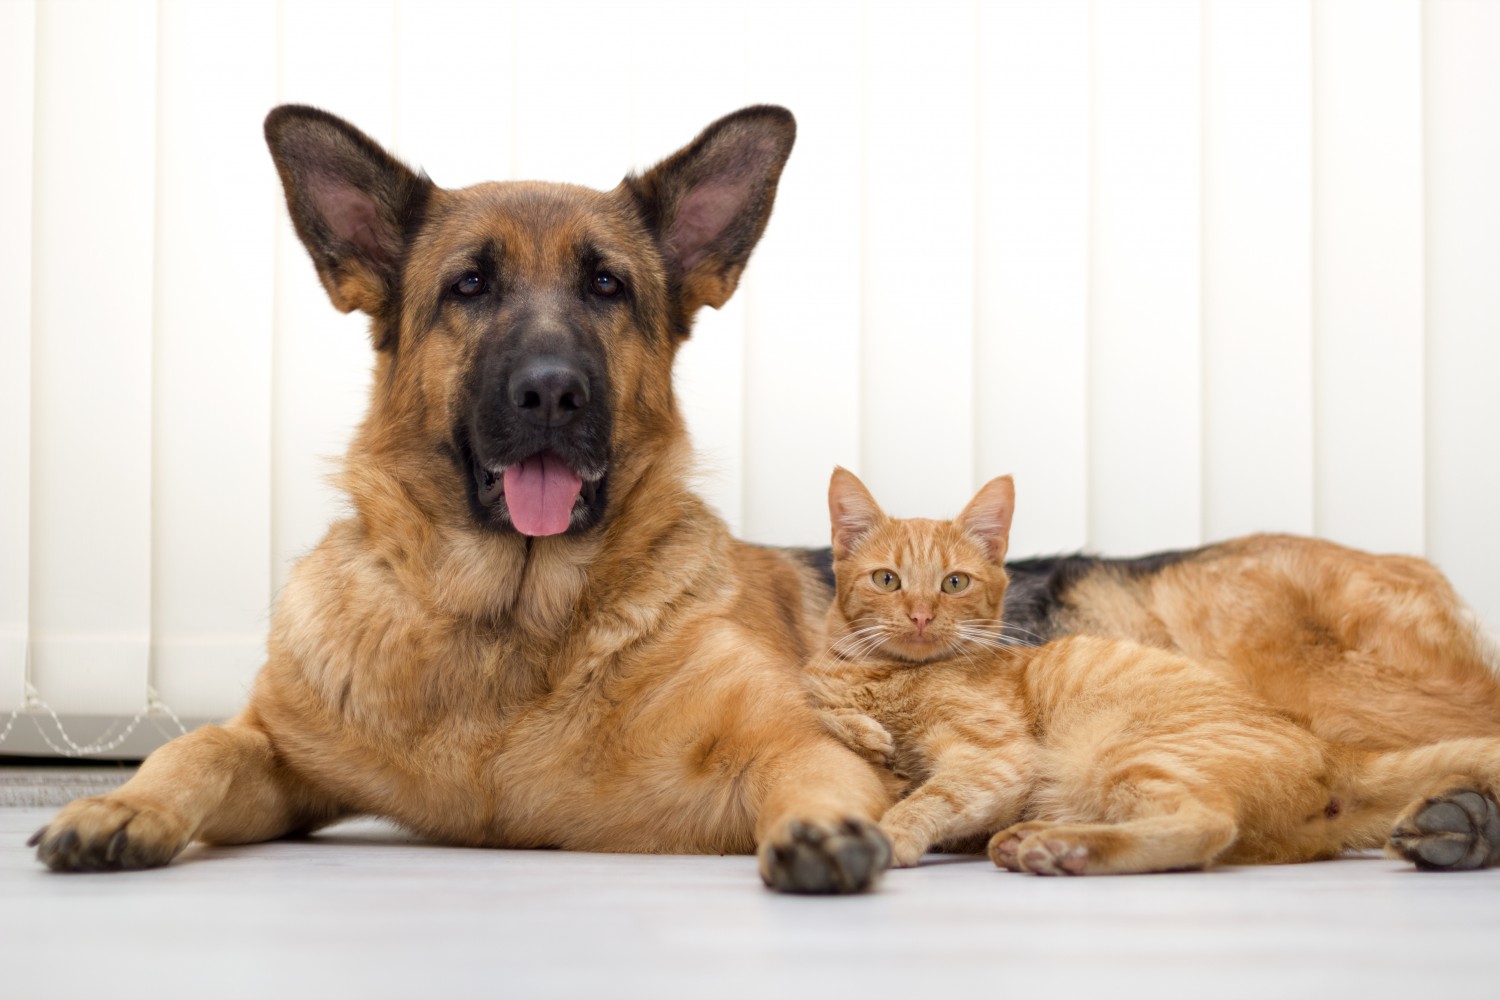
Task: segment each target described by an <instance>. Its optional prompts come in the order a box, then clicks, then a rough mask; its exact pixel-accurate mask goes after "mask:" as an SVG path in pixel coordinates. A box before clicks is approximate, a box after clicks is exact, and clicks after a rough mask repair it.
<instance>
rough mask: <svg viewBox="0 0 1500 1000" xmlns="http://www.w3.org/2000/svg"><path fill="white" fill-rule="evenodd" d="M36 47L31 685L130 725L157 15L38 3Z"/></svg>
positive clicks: (138, 595)
mask: <svg viewBox="0 0 1500 1000" xmlns="http://www.w3.org/2000/svg"><path fill="white" fill-rule="evenodd" d="M79 23H87V24H88V25H89V30H88V31H78V30H76V29H77V26H78V25H79ZM36 37H37V54H36V65H37V91H36V101H37V103H36V123H35V128H36V131H35V142H36V146H35V158H36V159H35V162H36V175H35V201H34V213H35V214H34V215H33V220H32V222H33V227H34V229H33V232H34V242H33V247H34V252H35V256H34V258H33V266H34V268H35V272H34V283H33V289H34V294H35V299H34V301H33V303H32V308H33V327H32V329H33V340H32V378H33V381H32V392H33V393H34V396H33V401H32V421H33V422H32V439H31V448H32V450H31V458H32V464H31V472H32V476H33V481H32V488H33V490H34V491H35V495H36V496H37V497H38V498H39V502H37V503H35V504H33V505H32V508H31V543H32V554H33V562H32V567H31V623H32V629H33V632H32V643H33V645H32V678H33V682H34V684H35V686H36V688H37V690H38V691H39V692H40V695H41V697H42V698H43V699H44V700H45V701H47V702H48V703H49V704H50V705H51V706H52V707H53V708H54V709H56V710H57V711H59V712H64V713H66V712H77V713H104V714H110V713H124V714H128V713H131V712H134V711H135V710H136V709H138V708H139V707H140V706H141V705H142V703H143V702H144V701H145V687H146V679H147V663H148V655H149V642H150V632H151V586H150V581H151V467H152V454H151V406H152V403H151V393H152V282H153V277H152V259H153V233H154V230H155V213H154V205H155V196H156V169H155V162H154V145H155V130H156V113H155V109H156V6H155V4H153V3H148V2H139V0H89V2H80V3H76V4H45V3H44V4H41V5H40V6H39V7H38V10H37V35H36ZM101 81H108V83H107V85H102V84H101Z"/></svg>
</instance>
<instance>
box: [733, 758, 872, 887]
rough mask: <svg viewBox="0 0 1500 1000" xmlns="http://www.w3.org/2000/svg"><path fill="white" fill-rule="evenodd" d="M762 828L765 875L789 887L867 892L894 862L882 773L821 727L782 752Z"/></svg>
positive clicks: (771, 768)
mask: <svg viewBox="0 0 1500 1000" xmlns="http://www.w3.org/2000/svg"><path fill="white" fill-rule="evenodd" d="M759 777H761V779H762V780H763V782H764V784H763V786H762V787H764V788H765V789H766V791H765V798H764V799H763V801H762V802H761V804H760V810H759V813H758V815H759V819H758V821H757V823H756V828H755V840H756V844H757V854H758V855H759V858H760V877H761V878H762V879H763V880H764V881H765V883H766V885H768V886H770V887H771V888H773V889H778V890H780V891H782V892H798V893H850V892H863V891H864V890H866V889H869V888H870V887H871V886H873V885H874V884H875V881H876V880H877V879H878V878H879V877H880V874H881V873H882V872H884V871H885V870H886V869H887V868H889V867H890V865H891V845H890V842H889V841H887V840H886V838H885V835H884V834H883V833H881V832H880V827H879V826H877V825H876V822H875V821H876V820H878V819H879V818H880V815H881V813H882V812H884V810H885V808H886V806H888V805H889V804H890V802H891V798H892V796H891V793H890V791H889V790H888V789H887V787H886V783H885V782H884V781H882V780H881V777H880V775H879V773H878V772H877V771H876V770H875V769H874V768H872V767H871V766H870V765H869V764H868V763H866V762H865V761H863V760H861V759H860V758H859V756H858V755H856V754H855V753H854V752H853V751H851V750H849V749H848V748H846V747H844V746H842V745H841V744H839V743H837V742H836V741H834V740H833V739H832V738H831V737H828V736H824V735H823V734H821V733H819V734H818V736H817V738H815V739H809V740H807V741H806V742H805V743H803V744H802V745H800V746H798V747H797V748H796V749H795V750H792V751H790V752H785V753H781V754H778V755H777V756H776V758H775V760H774V762H771V763H768V764H767V765H766V767H765V771H764V773H763V774H762V775H760V776H759Z"/></svg>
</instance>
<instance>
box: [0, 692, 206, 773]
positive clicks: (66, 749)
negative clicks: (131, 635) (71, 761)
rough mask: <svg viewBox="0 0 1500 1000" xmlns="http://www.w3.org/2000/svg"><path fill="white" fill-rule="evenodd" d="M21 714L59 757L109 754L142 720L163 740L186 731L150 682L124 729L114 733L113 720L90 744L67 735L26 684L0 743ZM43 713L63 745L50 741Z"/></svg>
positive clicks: (117, 722)
mask: <svg viewBox="0 0 1500 1000" xmlns="http://www.w3.org/2000/svg"><path fill="white" fill-rule="evenodd" d="M23 715H24V716H25V717H26V718H28V719H30V720H31V724H32V725H34V726H36V731H37V732H38V733H40V734H41V737H42V740H43V742H45V743H46V744H47V746H48V747H50V748H51V749H52V752H53V753H55V754H57V755H59V756H61V757H88V756H91V755H93V754H100V753H109V752H110V751H111V750H114V749H116V748H118V747H119V746H121V745H122V744H123V743H124V742H125V741H126V740H127V739H129V738H130V734H131V733H133V732H135V731H136V729H138V728H139V727H140V725H141V724H142V723H143V722H146V721H149V722H150V723H151V724H152V725H153V726H155V727H156V730H157V732H159V733H161V734H162V735H163V736H165V737H166V738H167V739H173V738H174V737H176V736H181V735H184V734H186V733H187V727H186V726H184V725H183V724H182V720H181V719H179V718H178V717H177V713H176V712H174V711H172V707H171V706H170V705H168V704H167V703H166V702H164V701H162V700H161V697H160V696H159V695H158V694H157V693H156V689H155V688H154V687H151V686H150V685H147V687H146V704H144V705H142V706H141V709H140V711H138V712H136V713H135V717H134V718H132V719H131V720H130V721H129V722H128V723H126V724H125V729H124V730H123V731H122V732H120V733H118V734H116V733H115V730H117V729H119V728H120V720H118V719H116V720H115V721H114V722H112V723H110V726H109V728H108V729H106V730H105V731H104V732H103V733H101V734H100V735H99V737H98V738H97V739H96V740H94V742H93V743H90V744H88V745H87V746H80V745H79V744H78V743H77V742H76V741H75V740H74V739H73V738H72V737H71V736H69V735H68V731H67V729H66V727H64V726H63V723H62V720H61V719H59V718H58V717H57V713H56V712H55V711H53V709H52V706H51V705H49V704H47V703H46V702H45V701H43V700H42V698H41V696H40V695H38V694H37V691H36V688H34V687H32V686H31V685H30V684H27V685H26V704H25V706H23V707H22V708H18V709H16V710H15V711H14V712H11V713H10V718H9V719H7V720H6V722H5V728H4V729H3V730H0V743H4V742H5V739H6V737H8V736H9V735H10V731H11V730H12V729H13V728H15V725H16V720H18V719H20V718H21V717H22V716H23ZM45 716H51V717H52V724H53V725H54V726H56V727H57V736H58V738H59V739H61V740H62V743H63V744H64V745H61V746H60V745H59V744H58V743H57V742H56V741H55V740H53V738H52V735H51V734H50V733H48V732H47V729H46V727H44V726H43V725H42V722H43V719H44V717H45ZM163 718H167V719H170V720H172V724H173V725H175V726H176V727H177V732H175V733H173V732H171V731H169V730H168V729H167V728H166V727H165V726H163V725H162V721H161V720H162V719H163Z"/></svg>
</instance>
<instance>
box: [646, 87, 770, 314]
mask: <svg viewBox="0 0 1500 1000" xmlns="http://www.w3.org/2000/svg"><path fill="white" fill-rule="evenodd" d="M796 138H797V123H796V120H795V119H793V118H792V113H791V112H790V111H788V110H787V109H786V108H778V107H774V106H772V105H769V104H762V105H756V106H755V107H749V108H744V109H742V110H740V111H736V112H734V113H733V114H730V115H725V116H724V117H723V118H720V119H719V120H718V121H716V122H714V123H713V124H712V125H710V126H709V127H708V128H706V129H704V130H703V132H702V134H700V135H699V136H698V138H696V139H694V140H693V141H692V142H691V143H689V144H688V145H687V146H685V147H683V148H682V149H680V150H678V151H677V152H676V153H674V154H672V155H671V156H669V157H667V159H665V160H663V161H662V162H661V163H658V164H657V165H656V166H654V167H652V168H651V169H650V170H648V171H646V172H645V173H644V174H642V175H641V176H639V177H627V178H625V181H624V183H623V184H622V185H621V187H622V188H623V189H624V190H625V191H626V192H627V193H628V194H629V195H630V197H631V198H632V199H633V200H634V202H635V204H636V207H637V209H638V210H639V211H640V213H641V218H642V219H643V220H644V221H645V223H646V226H647V228H649V229H650V230H652V232H653V234H654V235H655V236H656V240H657V244H658V245H659V246H660V247H661V251H662V257H663V258H664V261H665V263H666V265H667V270H668V272H669V276H670V280H671V283H672V289H673V291H674V293H675V295H674V298H675V299H676V305H677V315H676V316H675V317H674V318H673V325H674V326H675V327H676V332H677V333H678V335H680V336H686V335H687V332H688V330H689V328H690V327H691V325H692V319H693V314H694V313H696V312H697V311H698V309H699V308H700V307H701V306H713V307H714V308H715V309H717V308H719V307H720V306H722V305H723V304H724V303H725V302H727V301H729V297H730V296H731V295H733V294H734V290H735V288H736V287H737V286H738V284H739V280H740V272H741V271H743V270H744V269H745V263H746V262H747V261H748V260H749V259H750V251H751V250H753V249H755V244H756V243H757V242H758V241H759V240H760V236H761V233H763V232H764V231H765V228H766V221H767V220H768V219H770V217H771V205H772V203H773V202H774V201H775V200H776V185H777V182H778V181H779V180H780V179H781V168H782V167H783V166H785V165H786V159H787V157H788V156H790V155H791V152H792V143H793V142H794V141H795V140H796Z"/></svg>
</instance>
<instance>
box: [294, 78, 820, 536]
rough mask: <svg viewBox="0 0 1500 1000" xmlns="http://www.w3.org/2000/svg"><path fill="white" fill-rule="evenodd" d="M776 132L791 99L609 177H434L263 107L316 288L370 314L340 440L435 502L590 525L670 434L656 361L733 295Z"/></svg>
mask: <svg viewBox="0 0 1500 1000" xmlns="http://www.w3.org/2000/svg"><path fill="white" fill-rule="evenodd" d="M794 135H795V126H794V123H793V120H792V116H791V115H790V114H789V113H788V112H787V111H785V110H784V109H781V108H774V107H752V108H746V109H744V110H742V111H739V112H736V113H734V114H732V115H729V116H727V117H725V118H722V119H720V120H719V121H717V122H715V123H714V124H712V125H710V126H709V127H708V128H707V129H706V130H704V132H703V133H702V134H701V135H699V136H698V138H697V139H695V140H694V141H693V142H692V143H690V144H689V145H688V146H686V147H685V148H683V149H682V150H680V151H679V152H677V153H676V154H674V155H672V156H671V157H669V158H668V159H666V160H665V161H663V162H662V163H660V164H659V165H657V166H656V167H654V168H652V169H651V170H649V171H647V172H646V173H645V174H643V175H641V176H638V177H637V176H631V177H627V178H626V179H625V180H624V181H623V182H621V184H620V185H619V186H618V187H617V188H615V189H614V190H613V191H610V192H607V193H606V192H599V191H592V190H589V189H585V188H580V187H573V186H569V185H563V184H547V183H532V182H525V183H521V182H512V183H493V184H480V185H476V186H474V187H470V188H464V189H460V190H447V189H443V188H440V187H438V186H437V185H435V184H433V183H432V182H431V181H430V180H429V179H428V178H427V177H426V176H425V175H421V174H417V173H414V172H412V171H411V170H409V169H408V168H407V167H405V166H404V165H402V164H401V163H400V162H398V161H397V160H396V159H395V158H393V157H392V156H390V155H389V154H388V153H387V152H386V151H385V150H383V149H382V148H381V147H380V146H379V145H378V144H376V143H375V142H374V141H373V140H371V139H370V138H369V137H367V136H366V135H364V134H363V133H361V132H360V131H358V130H357V129H355V128H354V127H353V126H351V125H349V124H348V123H347V122H345V121H343V120H341V119H339V118H336V117H334V116H332V115H329V114H327V113H325V112H322V111H319V110H317V109H314V108H308V107H300V106H294V105H288V106H283V107H279V108H277V109H275V110H274V111H272V112H271V114H270V116H269V117H268V118H267V119H266V141H267V143H268V144H269V145H270V147H271V155H272V157H273V159H274V160H275V161H276V167H277V170H278V171H279V172H280V174H281V180H282V184H283V186H284V187H285V190H286V198H287V205H288V207H289V208H290V210H291V216H292V220H293V223H294V224H295V226H296V229H297V234H298V236H300V237H301V239H302V242H303V244H304V245H305V246H306V247H307V250H308V252H309V254H311V256H312V260H313V264H314V266H315V267H316V268H317V271H318V275H319V277H320V278H321V279H322V282H323V286H324V287H325V288H326V289H327V291H328V295H329V297H330V298H331V299H332V300H333V304H334V305H335V306H336V307H338V308H339V309H340V310H342V311H344V312H349V311H351V310H354V309H359V310H362V311H363V312H365V313H368V314H369V315H370V317H371V331H372V337H373V340H374V346H375V349H376V352H377V365H376V382H375V389H374V394H373V398H372V403H371V409H370V413H369V416H368V417H367V419H366V422H365V425H364V427H363V428H362V430H361V432H360V436H359V439H358V440H357V441H356V443H355V446H354V453H356V454H358V455H359V456H360V457H361V458H363V459H364V460H365V461H367V462H373V463H379V464H380V465H381V466H382V467H383V468H385V470H386V471H388V472H389V473H390V474H392V475H394V476H396V477H397V478H399V479H400V480H401V481H402V486H403V489H406V490H407V491H409V492H410V493H411V494H412V495H413V496H415V497H417V498H418V499H419V502H422V503H424V504H425V505H427V506H429V507H435V508H436V509H433V510H430V511H429V513H430V514H431V515H433V516H434V517H439V518H443V517H445V515H446V517H447V519H454V518H457V519H463V520H464V521H465V522H466V523H468V524H471V525H477V526H478V527H481V528H484V529H492V530H499V531H507V532H509V531H516V532H520V533H521V534H524V535H532V536H540V535H556V534H564V533H575V534H577V533H584V532H587V531H589V530H590V529H592V528H594V527H596V526H597V525H599V524H601V523H602V522H603V521H604V520H606V519H607V515H608V511H609V508H610V496H611V491H612V488H618V487H628V485H629V483H630V481H631V479H632V477H633V476H635V475H638V474H639V470H638V469H633V467H632V463H636V464H637V465H639V463H641V462H643V461H645V460H646V456H649V455H650V454H651V453H652V452H653V450H654V449H659V448H661V447H663V446H664V445H665V444H666V443H668V442H670V441H673V440H676V439H677V438H679V437H680V436H681V434H682V426H681V420H680V417H679V415H678V413H677V409H676V405H675V403H674V399H673V394H672V381H671V367H672V359H673V357H674V356H675V354H676V351H677V347H678V346H679V345H680V344H681V342H682V341H683V340H684V339H685V338H686V337H687V335H688V332H689V330H690V328H691V325H692V320H693V316H694V314H695V313H696V312H697V311H698V309H699V308H700V307H702V306H704V305H710V306H713V307H715V308H717V307H718V306H721V305H722V304H723V303H724V302H725V301H727V300H728V299H729V297H730V295H731V294H733V292H734V289H735V287H736V285H737V284H738V281H739V276H740V273H741V271H742V270H743V269H744V266H745V263H746V261H747V260H748V259H749V256H750V252H751V250H752V249H753V248H754V246H755V243H756V241H757V240H759V238H760V235H761V232H762V231H763V230H764V228H765V225H766V220H767V219H768V218H769V216H770V213H771V205H772V202H773V200H774V197H775V193H776V184H777V181H778V179H779V178H780V175H781V168H782V165H783V164H784V163H785V161H786V157H787V155H788V154H789V153H790V152H791V147H792V141H793V138H794ZM434 455H441V456H443V461H442V462H439V463H437V465H438V466H440V468H435V467H434V462H433V457H434Z"/></svg>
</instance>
